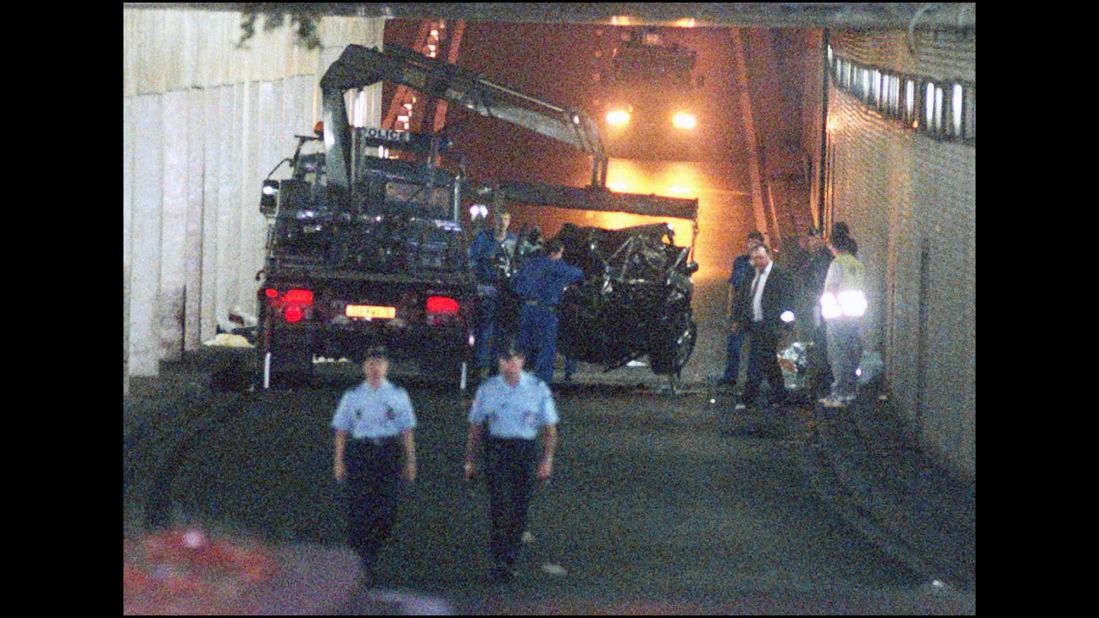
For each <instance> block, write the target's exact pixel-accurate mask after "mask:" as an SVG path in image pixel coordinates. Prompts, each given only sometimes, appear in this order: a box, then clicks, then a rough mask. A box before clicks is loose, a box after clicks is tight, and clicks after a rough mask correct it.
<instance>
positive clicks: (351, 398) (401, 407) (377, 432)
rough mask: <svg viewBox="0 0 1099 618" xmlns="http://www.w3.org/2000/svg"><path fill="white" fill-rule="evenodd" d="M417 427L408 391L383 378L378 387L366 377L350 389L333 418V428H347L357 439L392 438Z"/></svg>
mask: <svg viewBox="0 0 1099 618" xmlns="http://www.w3.org/2000/svg"><path fill="white" fill-rule="evenodd" d="M415 427H416V415H415V414H414V413H413V412H412V401H411V400H410V399H409V398H408V392H407V391H405V389H403V388H401V387H399V386H396V385H394V384H393V383H391V382H390V381H389V380H382V384H381V386H379V387H378V388H377V389H376V390H375V389H374V388H373V387H372V386H370V383H369V382H366V381H365V380H364V381H363V383H362V384H360V385H358V386H356V387H355V388H352V389H348V390H347V391H346V392H344V394H343V397H342V398H341V399H340V405H339V406H338V407H337V408H336V414H335V416H333V417H332V428H333V429H336V430H339V431H346V432H348V433H350V434H351V437H352V438H355V439H362V438H368V439H378V438H392V437H395V436H397V435H400V433H401V432H402V431H404V430H406V429H414V428H415Z"/></svg>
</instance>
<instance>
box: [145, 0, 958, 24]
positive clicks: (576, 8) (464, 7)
mask: <svg viewBox="0 0 1099 618" xmlns="http://www.w3.org/2000/svg"><path fill="white" fill-rule="evenodd" d="M129 6H134V7H149V8H152V7H164V8H180V7H186V8H199V9H207V10H232V11H247V10H257V9H258V10H260V11H264V10H268V9H269V7H270V6H271V5H265V4H242V3H226V4H209V3H186V4H185V3H165V4H153V3H131V4H129ZM282 6H283V7H284V8H285V10H286V11H288V12H291V11H302V10H306V11H310V12H313V13H315V14H319V15H356V16H360V17H389V18H396V19H426V18H436V19H438V18H443V19H465V20H472V21H504V22H508V21H511V22H540V23H565V24H609V25H623V26H625V25H658V26H682V25H687V24H686V22H687V20H691V22H690V25H692V26H722V27H728V26H735V27H747V28H750V27H762V28H853V29H906V30H908V29H925V28H932V29H940V30H941V29H959V30H962V29H976V27H977V6H976V3H973V2H967V3H867V4H860V3H838V2H803V3H762V2H759V3H757V2H753V3H736V2H733V3H722V2H695V3H692V2H656V3H640V2H618V3H583V2H569V3H511V2H456V3H449V2H421V3H415V2H396V3H383V2H378V3H373V2H371V3H360V2H322V3H308V4H306V3H289V4H283V5H282Z"/></svg>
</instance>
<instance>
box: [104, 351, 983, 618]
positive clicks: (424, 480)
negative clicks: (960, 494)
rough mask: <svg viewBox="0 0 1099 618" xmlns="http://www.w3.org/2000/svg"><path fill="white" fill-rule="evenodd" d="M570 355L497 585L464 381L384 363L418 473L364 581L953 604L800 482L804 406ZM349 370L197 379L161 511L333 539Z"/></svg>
mask: <svg viewBox="0 0 1099 618" xmlns="http://www.w3.org/2000/svg"><path fill="white" fill-rule="evenodd" d="M238 353H239V354H247V353H248V351H234V352H228V351H225V350H220V351H218V352H217V354H216V355H213V356H211V355H210V353H209V352H206V354H207V355H206V357H205V358H203V357H202V353H200V354H199V355H198V356H197V360H196V359H194V358H193V359H192V360H191V361H190V362H191V365H190V366H191V367H192V369H191V373H189V374H186V375H182V377H181V376H179V375H177V376H175V377H173V376H171V375H165V376H164V377H163V378H162V379H161V381H160V382H161V386H159V387H158V388H160V389H161V391H160V393H159V394H158V395H157V397H155V398H142V397H140V396H138V397H132V398H128V400H127V408H126V415H127V418H128V422H130V423H133V422H134V421H135V419H138V418H141V417H142V415H144V414H150V412H149V411H148V410H144V409H143V408H149V409H150V410H151V409H152V408H154V407H156V406H157V405H161V406H163V405H164V401H165V400H166V397H165V393H166V392H168V391H165V390H163V389H165V388H168V389H169V391H170V390H172V389H174V391H175V392H176V394H177V395H179V396H182V393H183V392H184V391H188V389H190V391H191V392H192V393H195V392H198V390H199V389H201V388H203V387H204V386H205V384H208V375H209V368H210V367H212V366H216V365H217V364H218V363H219V362H222V361H223V360H224V359H225V358H227V357H228V356H229V355H232V354H238ZM582 369H583V372H582V373H581V375H580V376H579V382H580V383H579V384H573V385H560V386H557V387H555V392H556V399H557V403H558V408H559V412H560V415H561V423H560V425H559V431H560V443H559V449H558V455H557V459H556V464H555V471H554V476H553V478H552V480H551V481H550V482H549V483H547V484H545V485H542V486H540V487H539V488H538V489H537V491H536V494H535V498H534V500H533V502H532V507H531V516H530V526H529V527H530V531H531V533H532V534H533V536H534V540H533V542H532V543H531V544H529V545H528V546H527V548H526V550H525V553H524V555H523V556H522V558H521V560H520V564H519V567H520V569H521V575H520V577H519V579H518V580H517V581H516V582H514V583H512V584H510V585H506V586H501V585H497V584H492V583H490V582H489V581H488V579H487V577H486V574H487V571H488V569H489V566H490V563H489V558H488V555H487V538H488V513H487V495H486V492H485V489H484V487H483V485H482V484H476V483H475V484H473V485H472V486H470V485H467V484H465V483H464V482H463V480H462V461H463V456H464V449H465V436H466V429H467V424H466V420H465V419H466V415H467V414H468V410H469V403H470V402H469V398H468V396H464V395H462V394H461V393H460V392H457V391H451V390H448V389H446V388H443V387H441V386H440V385H435V384H431V383H427V382H423V381H420V380H418V378H417V376H415V375H414V374H412V373H402V368H401V367H400V366H398V367H396V368H395V371H394V374H395V375H393V376H392V378H393V379H394V381H395V382H398V383H401V384H404V385H405V386H407V387H408V389H409V393H410V395H411V398H412V401H413V404H414V406H415V410H416V415H417V419H418V422H419V425H418V428H417V431H416V441H417V453H418V459H419V478H418V479H417V481H416V482H415V484H413V485H411V486H408V487H406V488H405V489H404V494H403V500H402V503H401V511H400V515H399V519H398V523H397V525H396V528H395V530H394V535H393V540H392V542H391V544H390V546H389V547H388V548H387V549H386V550H385V551H384V553H383V554H382V556H381V560H380V565H379V573H381V574H382V575H381V579H380V581H379V582H378V583H377V587H378V588H380V589H384V590H397V591H404V592H411V593H414V594H418V595H427V596H430V597H434V598H437V599H442V600H443V601H444V602H445V603H446V604H448V605H449V606H450V607H451V608H453V610H454V611H457V612H475V613H511V612H519V613H565V612H569V613H571V612H580V613H584V612H606V611H613V612H631V613H636V612H641V613H681V612H702V613H725V612H752V613H758V612H764V613H775V612H778V613H818V612H851V613H861V612H863V611H865V612H879V613H880V612H894V611H896V612H905V613H940V612H957V611H967V608H968V606H967V605H965V602H964V600H963V601H959V600H958V599H956V598H954V597H949V596H944V594H945V593H944V592H942V591H941V590H936V589H935V588H933V587H929V582H926V581H924V580H922V579H921V578H920V577H918V576H916V575H915V574H913V573H912V572H911V571H909V570H907V569H906V568H905V567H903V566H902V565H900V564H899V563H897V562H895V561H893V560H891V559H889V558H888V557H887V556H886V555H885V554H884V553H882V552H881V551H880V550H878V549H877V548H876V547H875V546H874V545H872V544H871V543H869V542H867V541H866V540H864V539H863V537H861V536H860V534H859V533H858V532H857V531H856V530H855V529H853V528H851V527H849V526H848V525H847V524H846V523H845V522H844V521H843V520H842V519H841V518H839V517H837V516H836V515H834V514H833V513H831V512H830V511H829V510H828V508H827V506H826V505H825V504H824V503H822V502H821V501H819V500H818V498H817V497H816V496H815V495H814V493H813V491H812V490H811V488H810V487H809V485H808V484H807V481H806V479H805V477H804V475H803V472H802V470H801V468H800V464H799V460H798V448H799V446H800V443H801V441H802V440H803V439H804V438H805V436H806V434H807V428H806V422H807V418H808V414H807V411H805V410H800V409H798V408H787V409H785V410H782V411H778V412H772V413H758V414H754V415H744V414H740V415H734V414H732V413H730V412H729V411H728V410H729V408H730V405H729V402H730V399H729V395H728V394H726V393H722V392H717V391H711V390H710V389H708V387H702V386H693V387H691V386H689V387H688V388H686V389H685V390H684V391H682V392H680V393H679V394H669V393H667V392H662V391H661V389H660V386H661V384H662V382H661V381H660V380H659V379H656V378H655V376H652V374H651V373H648V371H647V370H646V369H644V368H629V369H625V370H623V372H619V373H617V374H610V376H604V375H602V374H599V373H597V372H596V371H595V369H594V368H593V367H591V366H586V365H585V366H582ZM358 379H360V376H359V374H358V373H357V368H356V367H355V366H353V365H350V364H336V365H325V366H320V368H319V373H318V376H317V379H316V380H315V382H314V384H313V385H312V386H311V387H309V388H305V389H299V390H293V391H266V392H264V391H260V392H251V393H224V394H218V393H214V394H204V395H202V396H201V397H200V399H202V401H204V402H205V403H203V404H202V405H200V406H198V408H196V409H191V410H182V411H177V412H176V413H175V417H174V421H173V422H178V424H179V426H180V427H185V426H186V427H190V428H192V429H188V430H187V431H189V432H190V434H191V435H190V439H189V440H184V443H185V444H184V446H183V447H182V448H181V449H179V451H178V454H177V456H175V457H172V458H170V459H169V460H168V461H160V462H159V463H158V464H157V465H158V466H160V467H161V468H162V469H163V470H164V472H163V473H161V474H158V476H159V478H160V483H161V484H162V490H161V491H160V492H159V493H155V492H154V494H151V495H156V496H158V500H157V501H158V504H159V506H158V507H157V508H160V509H162V510H163V511H164V515H163V516H164V517H165V518H166V521H163V522H162V523H191V524H200V525H202V526H204V527H206V528H207V529H209V530H212V531H214V532H217V531H226V532H232V533H234V534H247V535H250V536H254V537H260V538H263V539H265V540H267V541H269V542H272V543H319V544H322V545H340V544H342V543H343V540H344V528H343V525H344V518H343V512H342V508H341V503H340V502H339V499H338V497H339V494H338V489H337V485H336V484H335V482H334V481H333V480H332V477H331V467H332V465H331V461H332V431H331V430H330V429H329V422H330V420H331V416H332V413H333V410H334V408H335V405H336V403H337V402H338V400H339V397H340V395H341V393H342V391H343V390H344V389H346V388H349V387H351V386H353V385H354V384H355V383H356V382H357V380H358ZM171 380H175V381H176V382H175V384H176V385H175V386H169V387H165V386H163V384H164V383H168V382H171ZM141 388H142V387H141V386H140V385H139V386H138V387H137V390H138V391H140V390H141ZM170 396H171V395H169V396H168V397H169V398H170ZM711 400H712V401H713V403H711ZM183 405H186V404H183ZM184 419H186V421H187V422H184ZM196 427H197V428H199V429H197V430H195V429H194V428H196ZM160 430H161V431H162V432H165V431H169V430H168V429H167V426H166V425H161V426H160ZM180 431H181V433H183V430H182V429H181V430H180ZM178 437H179V436H177V438H178ZM136 450H140V449H136ZM148 452H151V451H148ZM138 465H140V462H138ZM150 465H152V464H150ZM128 509H130V512H131V514H132V512H133V509H132V505H129V506H128ZM557 567H559V568H557ZM547 568H548V569H549V570H550V571H554V573H551V572H548V571H547ZM562 573H563V574H562ZM959 608H961V609H959ZM344 609H345V611H349V612H354V611H355V606H354V604H352V605H350V606H347V607H345V608H344Z"/></svg>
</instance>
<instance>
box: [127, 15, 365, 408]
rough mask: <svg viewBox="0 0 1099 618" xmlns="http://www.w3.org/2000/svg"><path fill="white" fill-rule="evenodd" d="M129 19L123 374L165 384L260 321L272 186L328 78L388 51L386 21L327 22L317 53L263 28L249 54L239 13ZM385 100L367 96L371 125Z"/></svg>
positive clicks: (308, 126) (288, 34) (282, 32)
mask: <svg viewBox="0 0 1099 618" xmlns="http://www.w3.org/2000/svg"><path fill="white" fill-rule="evenodd" d="M122 19H123V61H122V64H123V118H124V120H123V122H124V125H123V126H124V128H123V132H124V135H123V228H124V229H123V314H124V315H123V321H124V333H123V350H124V354H123V365H124V375H156V371H157V362H158V361H159V360H161V359H168V358H174V357H176V356H177V355H178V353H179V351H180V350H181V349H191V348H194V347H195V346H197V345H199V344H200V343H201V341H204V340H206V339H209V338H211V337H212V336H213V335H214V334H215V331H216V329H217V326H218V325H219V324H220V325H221V326H223V327H225V328H230V327H231V326H232V325H231V323H230V322H229V321H228V316H229V311H230V310H231V309H233V308H239V309H241V310H243V311H245V312H249V313H254V311H255V306H254V305H255V280H254V277H255V273H256V271H257V270H259V268H260V267H261V266H262V262H263V249H264V243H265V237H266V222H265V221H264V219H263V217H262V216H261V215H260V214H259V210H258V199H259V197H258V196H259V187H260V182H261V181H262V179H263V178H264V177H265V175H266V174H267V172H268V171H270V169H271V168H272V167H274V165H275V164H276V163H278V161H279V160H280V159H281V158H282V157H285V156H288V155H290V154H291V153H292V152H293V148H294V146H295V145H296V143H295V140H294V138H293V134H295V133H301V134H305V133H308V132H310V131H311V130H312V126H313V123H314V122H315V120H317V119H319V114H318V110H319V100H320V97H319V90H318V88H317V86H316V84H317V81H318V79H319V76H320V74H321V73H323V71H324V70H325V69H327V66H328V64H329V63H330V62H331V61H332V60H334V59H335V58H336V57H337V56H338V55H339V53H340V52H341V51H342V50H343V48H344V47H345V46H346V45H347V44H348V43H358V44H362V45H368V46H380V45H381V42H382V35H383V29H384V20H383V19H378V18H359V17H336V18H328V17H326V18H324V19H323V20H322V21H321V27H320V34H321V38H322V41H323V43H324V47H323V48H321V49H315V50H308V49H305V48H304V47H302V46H300V45H298V44H297V43H296V41H295V38H294V36H295V35H294V32H293V31H292V29H290V28H286V27H283V28H279V29H276V30H273V31H271V32H266V31H264V30H263V28H262V23H261V24H258V25H259V26H260V27H259V28H257V30H256V36H255V37H254V38H253V39H252V40H251V41H250V42H249V43H248V44H247V45H245V46H243V47H238V46H237V43H238V41H239V40H240V33H241V30H240V23H241V14H240V13H237V12H232V11H205V10H202V9H191V8H180V7H178V6H176V7H173V8H156V7H137V8H135V7H124V8H123V15H122ZM261 21H262V20H261ZM380 99H381V89H380V87H375V88H373V89H371V91H370V93H369V94H368V95H367V103H368V105H367V106H366V117H367V123H369V124H377V123H379V122H380V121H381V116H380V112H379V111H378V110H379V108H380V103H381V101H380ZM149 114H155V117H153V116H149ZM287 173H288V170H287V169H282V170H280V172H279V174H278V175H277V176H276V177H285V176H286V174H287ZM126 372H129V373H128V374H126ZM123 384H124V389H126V388H128V382H126V381H125V380H124V383H123Z"/></svg>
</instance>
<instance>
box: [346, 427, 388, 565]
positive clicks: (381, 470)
mask: <svg viewBox="0 0 1099 618" xmlns="http://www.w3.org/2000/svg"><path fill="white" fill-rule="evenodd" d="M344 455H345V457H346V460H345V461H346V466H347V483H346V488H345V492H346V493H345V497H346V501H347V521H348V541H349V544H350V545H351V547H353V548H354V549H355V551H356V552H357V553H358V554H359V558H360V559H361V560H362V561H363V564H364V565H365V566H372V565H373V563H374V559H375V558H376V557H377V554H378V551H379V550H381V548H382V546H383V545H384V544H385V542H386V540H387V539H388V538H389V532H390V530H392V529H393V522H394V521H395V520H396V517H397V498H398V493H399V489H400V478H401V476H400V475H401V442H400V439H399V438H384V439H381V440H377V441H373V440H370V439H363V440H354V439H352V440H348V442H347V450H346V452H345V453H344Z"/></svg>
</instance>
